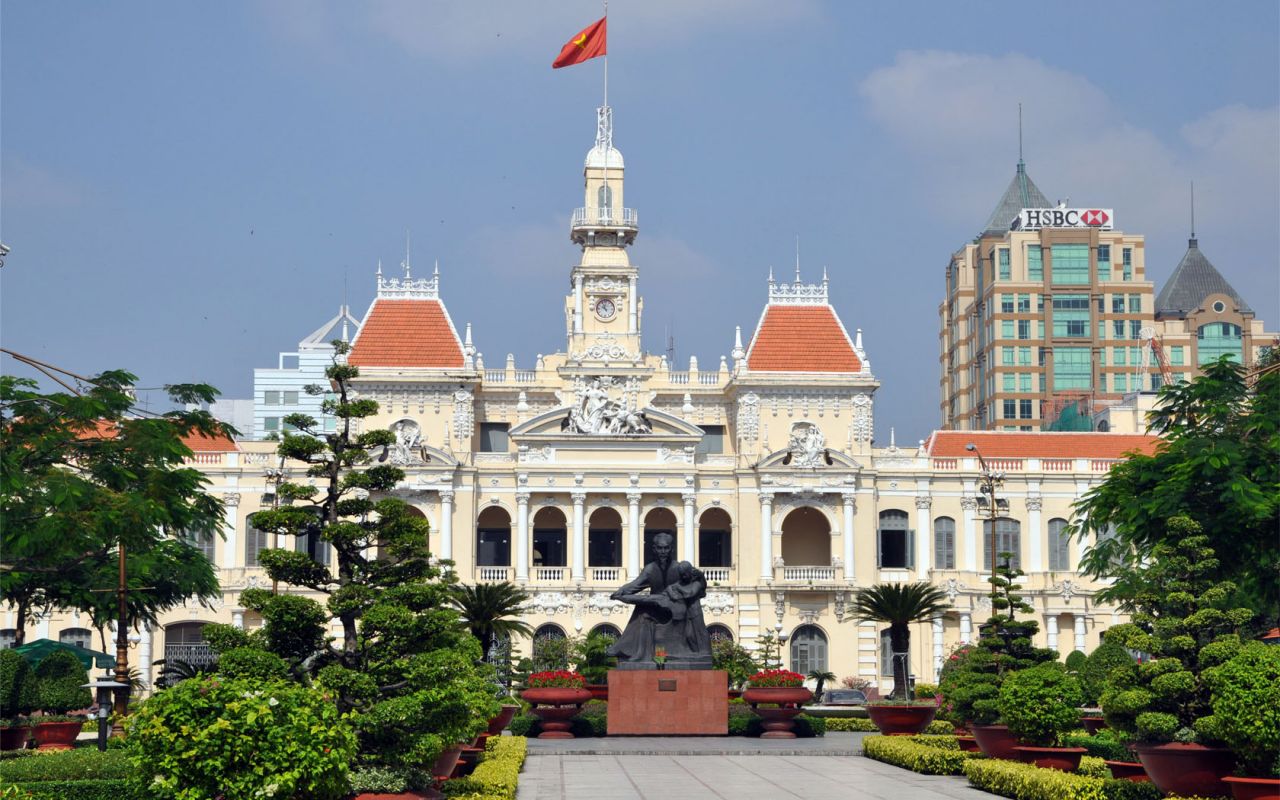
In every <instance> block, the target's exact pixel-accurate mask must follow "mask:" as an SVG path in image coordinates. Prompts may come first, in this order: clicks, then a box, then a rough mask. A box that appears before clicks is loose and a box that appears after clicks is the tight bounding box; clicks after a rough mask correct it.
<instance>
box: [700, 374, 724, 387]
mask: <svg viewBox="0 0 1280 800" xmlns="http://www.w3.org/2000/svg"><path fill="white" fill-rule="evenodd" d="M698 383H701V384H703V385H705V386H715V385H716V384H718V383H720V373H719V372H699V373H698Z"/></svg>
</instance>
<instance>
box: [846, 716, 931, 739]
mask: <svg viewBox="0 0 1280 800" xmlns="http://www.w3.org/2000/svg"><path fill="white" fill-rule="evenodd" d="M824 719H826V721H827V730H829V731H840V732H842V733H879V732H880V729H879V728H877V727H876V726H875V724H874V723H872V722H871V720H869V719H859V718H857V717H824ZM955 730H956V728H955V726H954V725H952V724H951V723H950V722H944V721H942V720H940V719H935V720H934V721H933V722H930V723H929V727H927V728H925V729H924V732H925V733H928V734H933V735H935V736H946V735H949V734H953V733H955Z"/></svg>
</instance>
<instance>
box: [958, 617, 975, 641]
mask: <svg viewBox="0 0 1280 800" xmlns="http://www.w3.org/2000/svg"><path fill="white" fill-rule="evenodd" d="M972 640H973V615H972V614H970V613H969V612H967V611H965V612H962V613H961V614H960V642H961V644H969V642H971V641H972Z"/></svg>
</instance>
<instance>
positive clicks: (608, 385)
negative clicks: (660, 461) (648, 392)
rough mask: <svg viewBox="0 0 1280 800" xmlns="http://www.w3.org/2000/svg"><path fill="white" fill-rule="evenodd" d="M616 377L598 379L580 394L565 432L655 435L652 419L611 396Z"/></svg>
mask: <svg viewBox="0 0 1280 800" xmlns="http://www.w3.org/2000/svg"><path fill="white" fill-rule="evenodd" d="M613 387H614V380H613V379H612V378H595V379H593V380H592V381H591V382H590V383H589V384H587V385H586V386H585V387H584V388H583V389H581V390H580V391H579V393H578V399H577V404H576V405H575V407H574V408H572V409H570V411H569V418H568V419H567V420H565V425H564V429H565V430H566V431H568V432H569V433H585V434H591V435H619V434H637V433H652V431H653V429H652V428H651V427H650V426H649V420H647V419H645V416H644V414H643V413H641V412H640V411H639V410H636V409H632V408H629V407H628V404H627V403H626V402H625V398H623V400H614V399H612V398H611V397H610V390H611V389H612V388H613Z"/></svg>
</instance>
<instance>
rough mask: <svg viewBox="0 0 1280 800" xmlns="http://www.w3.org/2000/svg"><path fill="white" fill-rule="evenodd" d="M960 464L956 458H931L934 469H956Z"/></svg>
mask: <svg viewBox="0 0 1280 800" xmlns="http://www.w3.org/2000/svg"><path fill="white" fill-rule="evenodd" d="M959 465H960V459H958V458H935V459H934V460H933V468H934V469H940V470H941V469H956V468H957V467H958V466H959Z"/></svg>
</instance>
